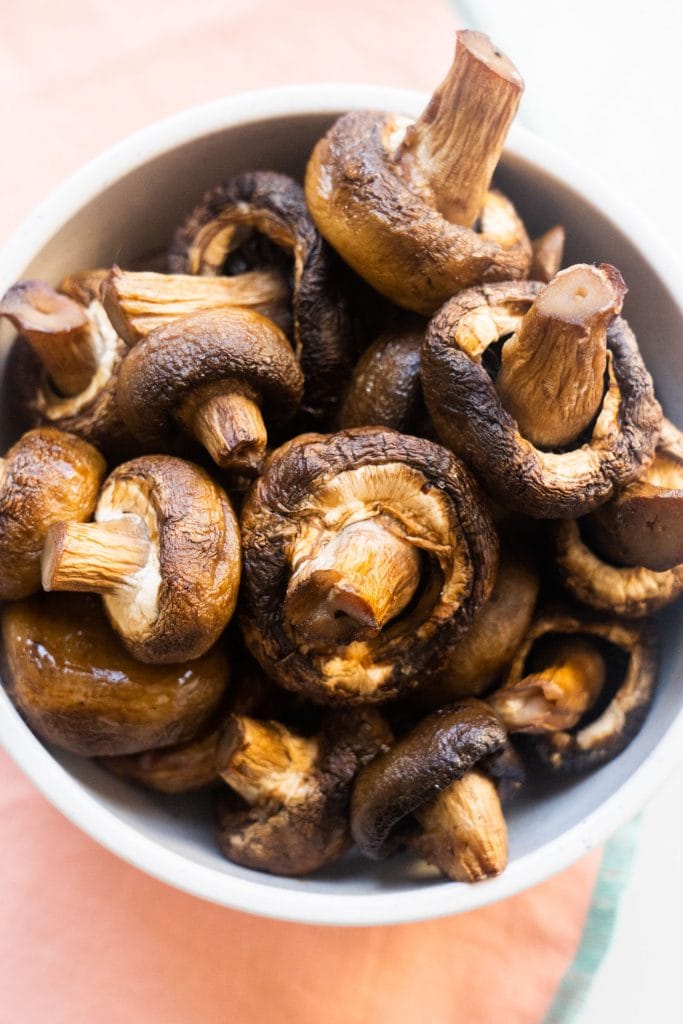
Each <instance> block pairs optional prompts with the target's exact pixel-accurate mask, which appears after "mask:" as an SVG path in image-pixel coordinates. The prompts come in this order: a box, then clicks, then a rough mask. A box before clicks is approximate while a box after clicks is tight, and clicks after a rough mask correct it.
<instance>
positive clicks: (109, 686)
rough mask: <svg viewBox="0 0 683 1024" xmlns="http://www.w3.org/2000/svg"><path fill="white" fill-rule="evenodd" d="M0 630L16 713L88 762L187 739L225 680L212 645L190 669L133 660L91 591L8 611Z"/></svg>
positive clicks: (42, 598)
mask: <svg viewBox="0 0 683 1024" xmlns="http://www.w3.org/2000/svg"><path fill="white" fill-rule="evenodd" d="M1 629H2V655H1V658H2V677H3V681H4V683H5V686H6V688H7V691H8V693H9V695H10V697H11V698H12V700H13V701H14V703H15V704H16V705H17V707H18V708H19V710H20V712H21V714H22V715H23V716H24V718H26V720H27V722H28V723H29V725H30V726H31V728H32V729H33V730H34V732H36V733H37V734H38V736H40V737H41V738H42V739H44V740H46V741H47V742H48V743H54V744H56V745H57V746H59V747H62V748H63V749H64V750H69V751H71V752H72V753H74V754H81V755H84V756H86V757H92V756H95V755H104V754H106V755H114V754H118V755H123V754H132V753H134V752H135V751H140V750H150V749H151V748H156V747H166V746H168V745H169V744H174V743H182V742H187V741H189V740H190V739H191V738H192V737H194V736H195V735H196V733H197V731H198V730H199V729H200V728H202V727H203V726H204V724H205V723H206V722H207V721H209V720H210V718H211V716H212V715H213V713H214V712H215V709H216V708H217V706H218V705H219V702H220V701H221V699H222V697H223V694H224V692H225V688H226V686H227V684H228V678H229V671H228V663H227V660H226V658H225V655H224V654H223V653H222V651H220V650H219V649H217V648H213V650H211V651H209V652H208V653H207V654H205V655H204V656H203V657H201V658H198V659H197V660H196V661H193V662H191V663H190V664H187V663H185V664H181V665H170V666H161V665H144V664H142V663H141V662H139V661H137V660H136V659H135V658H133V657H131V655H130V654H129V653H128V652H127V651H126V649H125V648H124V647H123V645H122V644H121V642H120V640H119V639H118V638H117V636H116V635H115V633H113V631H112V629H111V627H110V626H109V624H108V622H107V620H106V618H105V615H104V613H103V611H102V608H101V605H100V603H99V601H97V600H96V599H95V598H92V597H90V596H88V595H81V594H78V595H76V594H73V595H72V594H68V595H63V594H60V595H52V594H50V595H47V594H39V595H35V596H34V597H30V598H27V599H25V600H23V601H18V602H16V603H14V604H10V605H6V606H5V607H4V608H3V609H2V613H1Z"/></svg>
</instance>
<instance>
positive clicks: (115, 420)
mask: <svg viewBox="0 0 683 1024" xmlns="http://www.w3.org/2000/svg"><path fill="white" fill-rule="evenodd" d="M104 273H106V272H105V271H100V270H93V271H88V272H83V273H81V274H78V275H73V276H72V277H70V278H65V279H64V280H63V281H62V283H61V284H60V285H59V286H58V288H57V289H54V288H52V287H51V286H50V285H48V284H46V283H45V282H44V281H19V282H18V283H17V284H15V285H13V286H12V287H11V288H10V289H9V291H8V292H6V294H5V295H4V297H3V299H2V301H1V302H0V316H5V317H7V318H8V319H9V320H10V321H11V322H12V323H13V324H14V326H15V327H16V329H17V330H18V331H19V337H18V338H17V339H16V341H15V343H14V345H13V347H12V349H11V351H10V355H9V362H8V367H7V374H8V378H9V379H10V380H12V382H13V389H15V388H16V392H15V394H14V395H13V398H12V401H13V404H14V406H15V408H16V410H17V413H18V415H19V416H20V418H21V419H22V420H23V421H24V422H26V423H27V424H28V425H29V426H53V427H58V428H59V429H60V430H65V431H68V432H69V433H72V434H76V435H77V436H79V437H82V438H84V440H86V441H90V442H91V443H92V444H95V445H97V446H98V447H101V448H104V449H106V450H111V451H119V450H121V449H122V448H124V447H126V446H128V448H130V446H131V445H132V443H133V440H132V438H131V437H130V435H129V434H128V432H127V431H126V429H125V426H124V424H123V421H122V419H121V416H120V413H119V410H118V407H117V405H116V398H115V392H116V380H117V377H118V372H119V368H120V366H121V361H122V359H123V356H124V354H125V352H126V345H125V343H124V342H123V340H122V339H121V338H120V337H119V336H118V335H117V333H116V331H115V329H114V327H113V326H112V324H111V323H110V321H109V318H108V316H107V314H106V313H105V311H104V308H103V307H102V303H101V302H100V300H99V286H100V283H101V281H102V279H103V275H104Z"/></svg>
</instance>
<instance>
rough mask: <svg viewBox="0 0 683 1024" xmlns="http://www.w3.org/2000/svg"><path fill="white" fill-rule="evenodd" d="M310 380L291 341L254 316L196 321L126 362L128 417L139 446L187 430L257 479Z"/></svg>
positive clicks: (155, 339) (162, 334)
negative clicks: (269, 427)
mask: <svg viewBox="0 0 683 1024" xmlns="http://www.w3.org/2000/svg"><path fill="white" fill-rule="evenodd" d="M302 391H303V377H302V375H301V369H300V367H299V364H298V362H297V360H296V357H295V355H294V353H293V351H292V349H291V347H290V345H289V342H288V341H287V339H286V337H285V336H284V334H283V333H282V331H280V329H279V328H278V327H276V326H275V324H274V323H272V321H270V320H268V319H266V317H264V316H261V314H260V313H255V312H254V311H253V310H247V309H239V308H235V309H231V310H228V309H218V310H209V311H206V312H200V313H193V314H190V315H188V316H185V317H181V318H179V319H178V320H173V321H172V322H170V323H168V324H165V325H163V326H161V327H157V328H156V329H155V330H153V331H152V332H151V333H150V334H148V335H147V337H146V338H145V339H144V340H143V341H140V342H138V344H137V345H135V346H134V348H132V349H131V350H130V352H129V353H128V355H127V356H126V359H125V360H124V363H123V366H122V367H121V373H120V375H119V382H118V388H117V400H118V403H119V408H120V409H121V414H122V416H123V418H124V420H125V422H126V424H127V426H128V428H129V429H130V430H131V432H132V433H133V434H134V435H135V437H137V438H139V439H140V440H146V441H147V442H148V443H151V444H156V445H159V446H167V445H168V439H169V437H171V438H172V437H173V433H174V427H176V428H177V427H178V425H182V426H183V427H184V428H185V429H186V430H188V431H189V432H190V433H191V434H192V435H193V436H194V437H195V438H196V440H197V441H199V443H200V444H202V445H203V446H204V448H206V450H207V451H208V452H209V454H210V455H211V458H212V459H213V460H214V462H216V463H217V465H219V466H221V467H222V468H223V469H231V470H233V471H235V472H237V473H242V474H249V475H254V474H256V473H258V471H259V469H260V467H261V463H262V461H263V458H264V454H265V450H266V444H267V440H268V438H267V433H266V426H265V423H264V420H263V416H264V415H267V418H268V420H269V422H270V423H273V424H279V423H282V422H285V421H286V420H287V419H289V418H290V417H291V416H292V415H293V414H294V412H295V411H296V409H297V408H298V405H299V402H300V400H301V395H302Z"/></svg>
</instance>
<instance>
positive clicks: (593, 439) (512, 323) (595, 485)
mask: <svg viewBox="0 0 683 1024" xmlns="http://www.w3.org/2000/svg"><path fill="white" fill-rule="evenodd" d="M542 287H543V285H541V284H539V283H536V282H531V281H529V282H510V283H505V284H498V285H490V286H486V287H483V288H477V289H472V290H470V291H468V292H463V293H462V294H461V295H458V296H457V297H456V298H454V299H452V300H450V301H449V302H447V303H446V304H445V306H444V307H443V308H442V309H441V310H439V312H438V313H437V314H436V316H434V317H433V319H432V320H431V321H430V324H429V327H428V329H427V334H426V338H425V343H424V345H423V348H422V384H423V391H424V395H425V400H426V402H427V408H428V409H429V412H430V415H431V418H432V421H433V423H434V426H435V427H436V430H437V433H438V435H439V437H440V438H441V440H442V442H443V443H444V444H446V445H447V446H448V447H449V448H451V449H452V450H453V451H454V452H456V454H458V455H460V457H461V458H463V459H464V460H465V462H467V463H468V465H470V466H471V467H472V468H473V469H474V471H475V472H476V473H477V475H478V476H479V477H480V478H481V480H482V481H483V482H484V484H485V486H486V487H487V489H488V490H490V492H491V493H492V495H493V496H494V498H497V499H498V500H499V501H501V502H502V503H503V504H504V505H505V506H506V507H507V508H509V509H512V510H516V511H519V512H523V513H525V514H526V515H530V516H533V517H535V518H539V519H560V518H571V517H576V516H579V515H584V514H586V513H588V512H590V511H592V510H593V509H595V508H597V507H598V506H599V505H601V504H602V503H603V502H605V501H607V500H608V499H609V498H610V497H611V495H612V494H613V493H614V491H615V490H616V489H617V488H618V487H622V486H624V485H625V484H627V483H629V482H630V481H631V480H633V479H634V478H635V477H637V476H638V474H639V473H640V472H641V471H642V468H643V467H644V466H645V465H647V464H648V463H649V462H650V461H651V459H652V457H653V455H654V448H655V443H656V439H657V435H658V433H659V430H660V426H661V408H660V406H659V403H658V402H657V400H656V398H655V395H654V389H653V385H652V379H651V377H650V375H649V373H648V372H647V370H646V368H645V366H644V364H643V361H642V358H641V355H640V352H639V350H638V345H637V343H636V340H635V337H634V335H633V332H632V331H631V329H630V328H629V326H628V324H627V323H626V321H625V320H623V319H621V318H620V317H615V319H614V320H613V321H612V323H611V324H610V326H609V327H608V328H607V350H608V362H607V367H608V369H607V378H608V380H607V387H606V391H605V395H604V398H603V401H602V406H601V409H600V411H599V413H598V415H597V418H596V419H595V421H594V423H593V425H592V428H590V436H589V437H588V438H587V439H586V440H585V441H584V442H583V443H581V444H579V443H578V442H577V445H576V446H575V447H573V448H571V449H570V450H568V451H542V450H540V449H539V448H537V447H535V446H534V445H533V444H531V443H530V442H529V441H528V440H526V439H525V438H524V437H523V436H522V434H521V433H520V430H519V427H518V425H517V423H516V422H515V420H514V419H513V417H512V416H511V415H510V414H509V413H508V412H507V411H506V410H505V408H504V407H503V404H502V402H501V399H500V396H499V394H498V391H497V389H496V384H495V379H492V376H491V375H490V373H489V371H488V370H487V366H486V363H487V360H488V355H487V352H488V350H489V349H490V347H491V346H492V345H493V344H495V343H496V342H498V341H499V340H500V339H501V338H504V337H506V336H507V335H510V334H513V333H514V332H515V331H516V330H518V328H519V326H520V324H521V321H522V318H523V316H524V315H525V314H526V313H527V312H528V310H529V308H530V307H531V304H532V302H533V301H534V299H535V298H536V296H537V295H538V294H539V293H540V290H541V289H542ZM489 365H490V364H489ZM494 372H495V371H494Z"/></svg>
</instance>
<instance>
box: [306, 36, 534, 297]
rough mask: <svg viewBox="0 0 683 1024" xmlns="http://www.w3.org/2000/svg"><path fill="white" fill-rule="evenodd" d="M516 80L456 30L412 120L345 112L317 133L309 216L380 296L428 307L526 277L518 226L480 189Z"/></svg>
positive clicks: (527, 258) (525, 249) (480, 41)
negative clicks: (445, 63) (437, 79)
mask: <svg viewBox="0 0 683 1024" xmlns="http://www.w3.org/2000/svg"><path fill="white" fill-rule="evenodd" d="M522 89H523V83H522V80H521V78H520V77H519V75H518V73H517V71H516V70H515V68H514V67H513V65H512V63H511V62H510V61H509V60H508V58H507V57H505V56H504V54H502V53H501V52H500V50H498V49H497V48H496V47H495V46H494V45H493V44H492V43H491V41H490V40H489V39H488V38H487V37H486V36H484V35H482V34H481V33H479V32H469V31H465V32H458V33H457V41H456V48H455V59H454V61H453V65H452V67H451V69H450V71H449V73H448V75H447V77H446V79H445V81H444V82H443V83H442V84H441V86H440V87H439V88H438V89H437V90H436V92H435V93H434V95H433V96H432V98H431V100H430V102H429V105H428V106H427V108H426V110H425V111H424V113H423V114H422V116H421V117H420V118H419V119H418V120H417V121H415V122H413V121H410V120H409V119H408V118H405V117H401V116H399V115H397V114H379V113H377V112H374V111H354V112H353V113H350V114H346V115H344V117H341V118H340V119H339V120H338V121H337V122H336V123H335V124H334V125H333V126H332V128H331V129H330V131H329V132H328V133H327V135H326V136H325V138H324V139H321V141H320V142H318V144H317V145H316V147H315V149H314V150H313V154H312V156H311V159H310V161H309V164H308V168H307V171H306V198H307V200H308V205H309V209H310V211H311V215H312V217H313V220H314V221H315V223H316V225H317V227H318V229H319V231H320V232H321V233H322V234H323V235H324V237H325V238H326V239H327V240H328V241H329V242H330V243H331V245H333V246H334V248H335V249H336V250H337V251H338V252H339V253H340V254H341V255H342V256H343V258H344V259H345V260H346V262H347V263H348V264H349V265H350V266H351V267H353V269H354V270H355V271H356V272H357V273H358V274H360V275H361V277H364V278H365V280H366V281H368V282H369V283H370V284H371V285H372V286H373V287H374V288H376V289H377V291H379V292H381V294H382V295H386V296H387V297H388V298H390V299H392V300H393V301H394V302H396V303H398V305H400V306H405V307H406V308H408V309H412V310H414V311H415V312H417V313H423V314H425V315H429V314H431V313H433V312H434V311H435V310H436V309H438V307H439V306H440V305H441V304H442V303H443V302H445V301H446V299H449V298H450V297H451V296H452V295H454V294H455V293H456V292H458V291H460V290H461V289H462V288H469V287H471V286H472V285H475V284H478V283H479V282H482V281H503V280H507V279H509V278H518V277H519V278H521V277H525V276H526V274H527V272H528V269H529V265H530V262H531V243H530V242H529V239H528V237H527V234H526V231H525V230H524V225H523V224H522V222H521V221H520V219H519V217H518V216H517V214H516V213H515V210H514V207H513V206H512V204H511V203H510V202H509V200H507V199H506V198H505V197H504V196H503V195H501V194H500V193H499V192H490V191H488V189H489V185H490V182H491V178H492V176H493V172H494V170H495V167H496V164H497V163H498V158H499V156H500V154H501V152H502V149H503V144H504V142H505V136H506V135H507V131H508V128H509V126H510V123H511V121H512V119H513V117H514V115H515V112H516V110H517V106H518V104H519V99H520V96H521V93H522Z"/></svg>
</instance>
